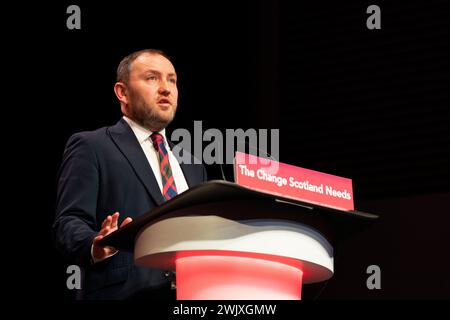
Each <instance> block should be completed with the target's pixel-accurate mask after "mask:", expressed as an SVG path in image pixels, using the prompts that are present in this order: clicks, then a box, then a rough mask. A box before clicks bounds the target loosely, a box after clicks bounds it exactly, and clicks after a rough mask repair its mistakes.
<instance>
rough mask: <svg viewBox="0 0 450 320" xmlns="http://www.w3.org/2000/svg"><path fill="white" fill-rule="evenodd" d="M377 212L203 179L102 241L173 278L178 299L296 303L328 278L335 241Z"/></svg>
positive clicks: (371, 219)
mask: <svg viewBox="0 0 450 320" xmlns="http://www.w3.org/2000/svg"><path fill="white" fill-rule="evenodd" d="M377 219H378V216H377V215H374V214H370V213H365V212H360V211H344V210H338V209H333V208H329V207H324V206H320V205H316V204H311V203H307V202H302V201H298V200H292V199H288V198H283V197H279V196H276V195H271V194H266V193H262V192H258V191H255V190H251V189H248V188H245V187H243V186H240V185H237V184H235V183H231V182H226V181H209V182H206V183H203V184H201V185H198V186H195V187H193V188H191V189H189V190H187V191H186V192H184V193H182V194H179V195H178V196H176V197H175V198H173V199H171V200H170V201H168V202H166V203H164V204H162V205H161V206H159V207H156V208H154V209H153V210H151V211H150V212H148V213H146V214H144V215H142V216H140V217H138V218H137V219H135V220H134V221H133V222H131V223H130V224H128V225H126V226H124V227H123V228H120V229H119V230H117V231H116V232H113V233H111V234H110V235H108V236H107V237H105V238H104V239H103V240H102V244H104V245H110V246H113V247H115V248H117V249H119V250H126V251H130V252H134V259H135V264H136V265H138V266H144V267H153V268H159V269H163V270H167V271H173V272H175V273H176V287H177V299H180V300H197V299H198V300H215V299H219V300H230V299H232V300H239V299H246V300H261V299H264V300H277V299H281V300H290V299H296V300H298V299H301V288H302V285H303V284H308V283H316V282H321V281H324V280H327V279H329V278H331V277H332V276H333V273H334V264H333V259H334V250H333V247H334V246H335V245H336V243H339V241H340V240H341V239H343V238H346V237H350V236H351V234H352V233H354V232H360V231H361V230H362V229H363V228H365V227H367V226H369V225H370V224H371V222H374V221H376V220H377Z"/></svg>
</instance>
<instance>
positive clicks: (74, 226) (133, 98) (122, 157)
mask: <svg viewBox="0 0 450 320" xmlns="http://www.w3.org/2000/svg"><path fill="white" fill-rule="evenodd" d="M114 91H115V93H116V96H117V98H118V99H119V101H120V106H121V111H122V113H123V118H122V119H120V121H119V122H118V123H117V124H116V125H114V126H111V127H105V128H101V129H98V130H95V131H91V132H81V133H77V134H74V135H73V136H72V137H70V139H69V141H68V143H67V146H66V149H65V151H64V156H63V162H62V165H61V168H60V171H59V178H58V195H57V207H56V218H55V222H54V225H53V230H54V235H55V241H56V246H57V248H58V249H59V251H60V252H61V253H62V254H63V255H64V256H65V257H66V258H67V259H68V260H69V261H70V262H72V263H76V264H78V265H79V266H81V267H83V282H82V290H81V295H80V297H81V298H84V299H127V298H139V297H145V298H147V297H150V298H151V297H155V298H173V297H174V291H173V290H170V283H171V279H170V276H169V275H168V274H167V273H166V272H164V271H163V270H157V269H149V268H139V267H136V266H134V264H133V255H132V253H127V252H118V251H117V250H116V249H114V248H112V247H103V246H101V245H99V243H98V242H99V240H101V239H102V238H103V237H104V236H106V235H108V234H109V233H111V232H113V231H115V230H117V228H118V226H119V225H120V226H123V225H125V224H127V223H129V222H131V221H132V218H133V217H137V216H139V215H141V214H144V213H146V212H148V211H149V210H150V209H152V208H154V207H155V206H158V205H160V204H162V203H163V202H164V201H167V200H169V199H171V198H172V197H174V196H176V195H177V194H179V193H181V192H183V191H185V190H186V189H188V188H189V187H192V186H194V185H196V184H199V183H201V182H204V181H206V179H207V177H206V171H205V168H204V167H203V165H198V164H193V163H194V162H191V164H186V163H181V161H179V160H178V159H177V157H176V156H175V154H174V153H172V151H171V144H170V143H169V141H168V140H167V139H166V136H165V128H166V126H167V125H168V124H169V123H170V122H171V121H172V119H173V117H174V116H175V112H176V109H177V101H178V89H177V75H176V72H175V68H174V66H173V65H172V63H171V61H170V60H169V59H168V58H167V56H166V55H165V54H164V53H163V52H161V51H158V50H152V49H150V50H142V51H138V52H135V53H132V54H130V55H129V56H127V57H126V58H124V59H123V60H122V61H121V63H120V64H119V67H118V69H117V83H116V84H115V86H114ZM124 216H127V218H125V219H123V217H124Z"/></svg>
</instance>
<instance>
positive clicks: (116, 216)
mask: <svg viewBox="0 0 450 320" xmlns="http://www.w3.org/2000/svg"><path fill="white" fill-rule="evenodd" d="M117 220H119V213H118V212H116V213H114V214H113V215H112V218H111V228H113V229H114V228H117Z"/></svg>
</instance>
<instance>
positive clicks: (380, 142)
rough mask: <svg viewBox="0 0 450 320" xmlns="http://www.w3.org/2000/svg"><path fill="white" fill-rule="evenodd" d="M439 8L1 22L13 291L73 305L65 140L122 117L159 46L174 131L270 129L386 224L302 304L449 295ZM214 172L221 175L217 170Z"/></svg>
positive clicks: (448, 55)
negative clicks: (129, 72)
mask: <svg viewBox="0 0 450 320" xmlns="http://www.w3.org/2000/svg"><path fill="white" fill-rule="evenodd" d="M70 4H78V5H79V6H80V8H81V24H82V27H81V30H68V29H67V28H66V19H67V17H68V15H67V14H66V8H67V7H68V6H69V5H70ZM370 4H377V5H379V6H380V8H381V25H382V29H381V30H368V29H367V27H366V19H367V17H368V16H369V15H368V14H367V13H366V8H367V7H368V6H369V5H370ZM447 7H448V6H446V1H437V0H432V1H408V2H405V3H398V2H396V4H394V3H392V1H377V2H374V3H372V2H368V1H358V2H356V1H355V2H352V3H348V1H335V2H333V4H328V3H318V2H317V3H315V4H310V3H307V2H304V1H283V2H281V1H280V2H277V1H274V0H266V1H219V2H216V1H209V2H203V1H202V2H199V1H170V2H164V1H162V2H154V1H145V2H138V1H125V2H122V3H120V4H119V3H117V4H116V3H113V2H111V3H109V2H108V3H106V2H105V3H103V4H96V5H93V4H92V3H88V2H87V1H77V2H73V3H72V2H62V3H59V4H33V5H27V6H23V7H21V6H20V5H17V7H16V8H14V9H11V10H10V11H7V12H6V13H7V14H8V13H10V12H14V13H16V14H17V18H15V19H13V20H12V22H10V23H8V25H7V28H6V29H5V28H4V30H3V31H4V32H5V31H6V32H5V33H6V34H5V37H4V40H8V41H11V45H10V46H9V47H8V48H9V49H8V50H5V53H6V54H7V56H8V58H6V59H5V60H4V62H5V66H4V67H5V69H6V68H8V69H12V71H13V72H12V74H13V76H11V77H10V78H9V81H8V82H9V84H11V85H12V86H11V87H12V88H11V91H10V92H11V93H10V94H9V95H10V97H11V96H12V101H13V103H11V102H8V103H6V100H5V102H4V105H5V106H8V107H7V108H6V110H5V114H6V116H7V119H6V120H7V123H8V126H9V125H10V124H11V125H12V128H13V130H14V131H11V130H10V129H9V127H8V128H6V127H7V125H5V128H6V129H7V130H6V134H5V136H4V140H5V141H7V140H8V141H9V137H10V136H9V135H14V136H15V137H18V138H19V140H20V141H19V143H13V144H12V145H11V146H9V144H8V148H9V149H8V150H10V151H11V154H12V155H13V156H11V157H8V160H10V161H12V162H13V164H19V166H20V170H19V171H18V174H17V176H15V179H13V180H14V182H13V183H12V184H11V188H10V190H13V191H14V192H13V194H14V195H12V196H11V198H10V199H9V201H8V203H11V204H13V205H14V208H15V209H14V211H15V212H14V213H12V216H13V217H15V219H17V220H18V221H17V220H16V221H17V222H18V223H20V225H21V227H20V228H19V229H20V230H19V234H18V235H17V234H16V235H15V237H14V238H13V239H15V240H13V243H14V244H15V246H13V248H14V249H17V248H18V249H19V250H13V251H14V252H15V253H16V255H17V257H16V256H14V258H11V259H12V260H13V261H15V262H14V263H12V267H13V268H16V269H17V270H20V271H21V273H20V275H19V276H18V277H19V278H18V279H17V278H16V279H14V281H15V286H14V290H15V291H16V293H17V294H19V295H20V296H22V297H23V296H28V295H31V296H32V297H36V292H38V293H39V292H40V291H41V290H43V291H42V292H45V293H42V294H41V295H37V296H39V298H44V299H52V300H53V299H56V300H59V299H62V300H69V299H71V298H72V296H73V292H70V291H69V290H67V289H66V286H65V279H66V276H67V275H66V273H65V271H66V267H67V263H66V262H64V261H63V260H62V259H61V258H60V257H59V256H58V254H57V253H56V251H55V250H54V249H53V243H52V238H51V224H52V222H53V218H54V207H55V197H56V177H57V170H58V167H59V165H60V162H61V157H62V152H63V150H64V145H65V143H66V141H67V139H68V137H69V136H70V135H71V134H73V133H74V132H77V131H83V130H93V129H96V128H99V127H102V126H108V125H112V124H114V123H116V122H117V121H118V119H119V118H120V116H121V113H120V107H119V104H118V102H117V101H116V98H115V96H114V92H113V85H114V82H115V70H116V67H117V65H118V63H119V62H120V60H121V59H122V58H123V57H124V56H125V55H127V54H129V53H131V52H133V51H135V50H139V49H143V48H158V49H162V50H164V51H166V52H167V53H168V54H169V55H170V56H172V57H173V62H174V64H175V67H176V69H177V72H178V74H179V95H180V98H179V108H178V113H177V117H176V119H175V121H174V122H173V124H172V125H171V126H170V127H171V128H172V129H173V128H178V127H184V128H188V129H192V127H193V121H194V120H202V121H203V128H204V130H205V129H207V128H219V129H224V128H243V129H247V128H279V129H280V142H281V148H280V161H281V162H285V163H289V164H293V165H297V166H301V167H306V168H309V169H313V170H318V171H322V172H327V173H331V174H335V175H340V176H345V177H349V178H352V179H353V185H354V190H355V197H356V199H355V203H356V208H357V209H359V210H362V211H368V212H374V213H377V214H379V215H380V216H381V221H380V223H378V224H377V225H376V226H374V227H372V228H370V229H369V230H368V231H367V232H365V233H362V234H358V235H356V236H355V237H353V238H351V239H348V240H347V241H346V242H345V243H342V244H341V246H340V247H339V248H336V250H337V251H336V258H335V275H334V277H333V278H332V279H331V280H330V281H329V282H328V283H327V284H326V286H324V285H323V284H319V285H312V286H306V287H304V298H305V299H314V298H315V297H317V296H318V295H319V294H320V295H319V299H408V298H413V299H429V298H439V299H442V298H446V299H448V298H450V280H449V276H448V270H449V267H450V258H449V256H448V249H447V247H448V243H449V240H450V239H449V233H448V232H447V228H448V225H449V223H450V218H449V215H450V205H449V204H448V202H449V200H450V183H449V179H450V169H449V167H450V161H449V160H450V152H449V150H450V148H449V144H450V132H449V131H450V130H449V127H450V126H449V123H450V112H449V110H448V108H449V107H450V93H449V87H450V86H449V83H450V81H449V80H450V76H449V71H450V68H449V67H450V62H449V61H450V50H449V49H450V48H449V47H450V46H449V41H450V40H449V39H450V28H449V26H448V25H449V24H448V17H449V11H448V8H447ZM10 57H11V59H10ZM12 58H18V62H12V61H13V60H12ZM14 61H16V60H14ZM10 112H12V113H10ZM5 128H4V129H5ZM16 151H19V152H16ZM23 151H25V153H24V154H23V155H22V153H21V152H23ZM208 171H209V175H210V177H211V178H220V176H219V171H218V168H216V167H209V168H208ZM5 174H8V172H5ZM17 211H18V212H17ZM21 211H23V212H21ZM16 240H24V241H16ZM19 243H20V244H19ZM16 258H20V260H16ZM23 258H25V259H23ZM19 261H24V262H19ZM372 264H375V265H378V266H380V268H381V272H382V277H381V284H382V289H381V290H368V289H367V287H366V279H367V277H368V275H367V274H366V268H367V267H368V266H369V265H372ZM17 280H19V281H17ZM30 283H32V284H33V285H31V289H30Z"/></svg>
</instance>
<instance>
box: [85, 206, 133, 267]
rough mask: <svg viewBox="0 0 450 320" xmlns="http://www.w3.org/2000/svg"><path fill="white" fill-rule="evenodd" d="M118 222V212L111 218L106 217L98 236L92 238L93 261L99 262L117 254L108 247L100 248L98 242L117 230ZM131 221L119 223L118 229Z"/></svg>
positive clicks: (127, 219)
mask: <svg viewBox="0 0 450 320" xmlns="http://www.w3.org/2000/svg"><path fill="white" fill-rule="evenodd" d="M118 220H119V212H116V213H114V214H113V215H112V216H108V217H106V219H105V220H103V223H102V229H101V230H100V232H99V233H98V235H97V236H96V237H95V238H94V241H93V243H92V257H93V258H94V260H97V261H100V260H103V259H106V258H107V257H109V256H111V255H113V254H114V253H116V252H117V250H116V249H115V248H113V247H110V246H101V245H100V244H99V243H98V242H99V241H100V240H101V239H103V238H104V237H105V236H107V235H108V234H110V233H111V232H114V231H116V230H117V229H118V227H117V221H118ZM132 220H133V219H131V218H130V217H128V218H126V219H125V220H123V222H122V223H121V225H120V228H122V227H123V226H124V225H126V224H128V223H130V222H131V221H132Z"/></svg>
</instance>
